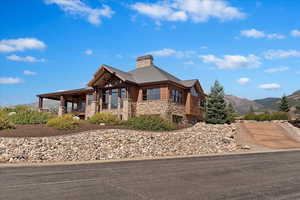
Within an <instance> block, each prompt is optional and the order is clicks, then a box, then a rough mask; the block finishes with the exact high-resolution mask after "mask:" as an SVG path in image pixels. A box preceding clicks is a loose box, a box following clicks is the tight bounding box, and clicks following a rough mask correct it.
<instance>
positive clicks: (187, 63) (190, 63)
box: [183, 60, 195, 65]
mask: <svg viewBox="0 0 300 200" xmlns="http://www.w3.org/2000/svg"><path fill="white" fill-rule="evenodd" d="M183 64H185V65H194V64H195V63H194V62H193V61H192V60H190V61H186V62H184V63H183Z"/></svg>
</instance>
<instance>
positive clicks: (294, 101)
mask: <svg viewBox="0 0 300 200" xmlns="http://www.w3.org/2000/svg"><path fill="white" fill-rule="evenodd" d="M287 98H288V101H289V105H290V106H291V110H294V109H295V106H296V105H300V90H297V91H296V92H294V93H293V94H291V95H289V96H287ZM225 100H226V101H227V102H231V103H232V105H233V107H234V108H235V109H236V111H237V112H238V113H239V114H246V113H248V112H249V110H250V107H251V106H252V107H253V109H254V111H258V112H264V111H277V110H278V106H279V103H280V98H273V97H269V98H264V99H256V100H253V101H252V100H249V99H245V98H239V97H236V96H233V95H225Z"/></svg>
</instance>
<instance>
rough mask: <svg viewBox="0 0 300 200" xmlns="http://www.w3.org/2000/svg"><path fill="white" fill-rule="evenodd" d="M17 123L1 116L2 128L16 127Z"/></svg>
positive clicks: (0, 127) (0, 124)
mask: <svg viewBox="0 0 300 200" xmlns="http://www.w3.org/2000/svg"><path fill="white" fill-rule="evenodd" d="M15 128H16V127H15V125H14V124H13V123H11V122H10V121H8V120H7V119H5V118H0V130H6V129H15Z"/></svg>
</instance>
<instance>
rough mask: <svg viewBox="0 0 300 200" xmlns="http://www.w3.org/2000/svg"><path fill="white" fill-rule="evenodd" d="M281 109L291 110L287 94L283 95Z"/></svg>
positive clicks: (284, 110)
mask: <svg viewBox="0 0 300 200" xmlns="http://www.w3.org/2000/svg"><path fill="white" fill-rule="evenodd" d="M279 111H281V112H289V111H290V107H289V102H288V100H287V97H286V96H285V95H283V97H282V98H281V100H280V104H279Z"/></svg>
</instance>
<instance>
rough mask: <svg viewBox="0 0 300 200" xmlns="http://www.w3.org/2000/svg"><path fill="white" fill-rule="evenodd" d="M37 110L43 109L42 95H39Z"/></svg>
mask: <svg viewBox="0 0 300 200" xmlns="http://www.w3.org/2000/svg"><path fill="white" fill-rule="evenodd" d="M39 111H40V112H42V111H43V97H39Z"/></svg>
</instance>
